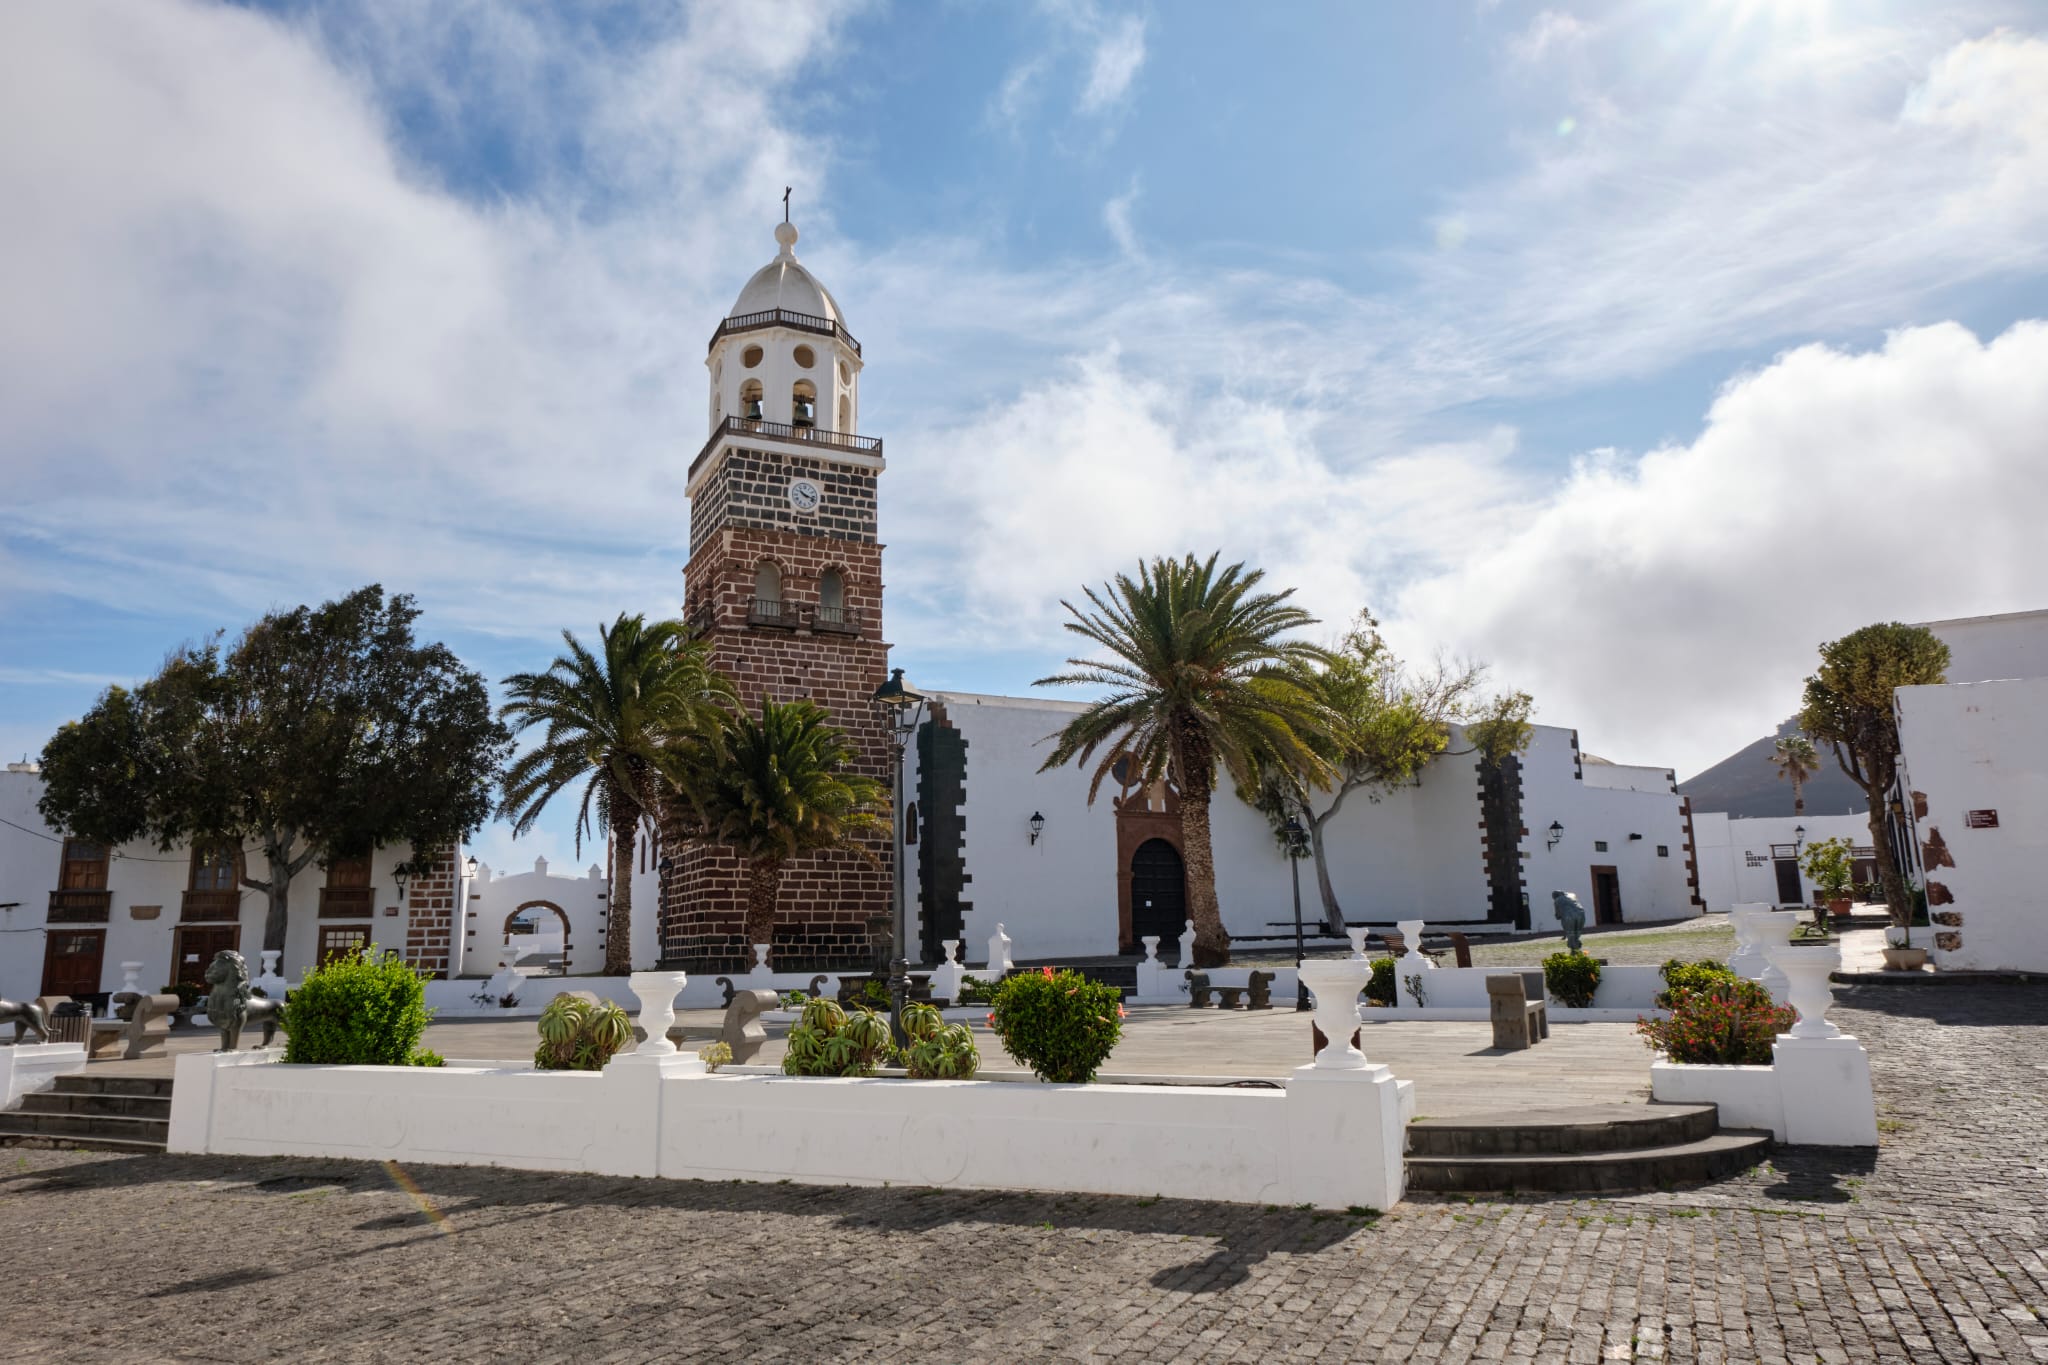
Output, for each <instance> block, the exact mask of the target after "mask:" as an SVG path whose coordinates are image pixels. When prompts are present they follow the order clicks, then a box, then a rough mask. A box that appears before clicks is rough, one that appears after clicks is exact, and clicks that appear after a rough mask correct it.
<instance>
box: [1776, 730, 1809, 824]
mask: <svg viewBox="0 0 2048 1365" xmlns="http://www.w3.org/2000/svg"><path fill="white" fill-rule="evenodd" d="M1771 763H1772V764H1773V765H1774V766H1775V767H1776V768H1777V770H1778V776H1779V777H1782V778H1784V779H1785V780H1786V781H1787V782H1790V783H1791V784H1792V813H1793V814H1794V815H1804V814H1806V784H1807V783H1809V782H1811V781H1813V779H1814V777H1815V776H1816V775H1817V774H1818V773H1819V772H1820V752H1819V750H1817V749H1815V748H1814V747H1813V742H1812V741H1811V740H1809V739H1807V738H1806V737H1805V736H1803V735H1787V736H1786V737H1785V738H1783V739H1781V740H1779V741H1778V742H1777V744H1776V745H1775V746H1774V747H1773V748H1772V750H1771Z"/></svg>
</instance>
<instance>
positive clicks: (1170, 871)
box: [1131, 839, 1188, 952]
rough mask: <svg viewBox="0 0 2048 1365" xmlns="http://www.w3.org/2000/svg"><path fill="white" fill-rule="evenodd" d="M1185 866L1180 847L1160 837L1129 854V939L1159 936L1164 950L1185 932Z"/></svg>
mask: <svg viewBox="0 0 2048 1365" xmlns="http://www.w3.org/2000/svg"><path fill="white" fill-rule="evenodd" d="M1187 923H1188V881H1187V869H1186V867H1185V865H1184V864H1183V863H1182V862H1181V856H1180V850H1179V849H1177V848H1175V847H1174V846H1173V845H1172V844H1169V843H1168V842H1166V840H1164V839H1147V840H1146V841H1145V842H1144V843H1142V844H1140V845H1138V851H1137V852H1136V853H1134V854H1132V855H1131V939H1132V941H1133V942H1142V941H1143V940H1144V939H1145V937H1146V936H1147V935H1150V934H1157V935H1159V947H1160V950H1161V951H1162V952H1164V951H1165V950H1166V949H1167V948H1168V947H1170V946H1172V945H1174V944H1178V943H1179V942H1180V936H1181V935H1182V934H1183V933H1185V932H1186V931H1187Z"/></svg>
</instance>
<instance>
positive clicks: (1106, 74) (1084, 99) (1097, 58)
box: [1081, 14, 1145, 114]
mask: <svg viewBox="0 0 2048 1365" xmlns="http://www.w3.org/2000/svg"><path fill="white" fill-rule="evenodd" d="M1144 64H1145V21H1144V20H1143V19H1141V18H1139V17H1138V16H1136V15H1134V14H1127V15H1124V16H1122V17H1120V18H1118V19H1115V20H1111V21H1105V22H1103V23H1101V24H1100V25H1099V27H1098V29H1097V32H1096V34H1095V53H1094V56H1093V57H1092V58H1091V59H1090V61H1089V63H1088V84H1087V86H1086V88H1084V89H1083V90H1082V91H1081V108H1082V110H1083V111H1084V112H1086V113H1090V114H1099V113H1101V112H1102V111H1103V110H1105V109H1107V108H1109V107H1111V106H1112V105H1114V104H1117V103H1118V102H1120V101H1121V100H1122V99H1123V97H1124V96H1125V95H1127V94H1129V93H1130V89H1131V82H1132V81H1134V80H1136V79H1137V76H1138V68H1139V67H1141V66H1143V65H1144Z"/></svg>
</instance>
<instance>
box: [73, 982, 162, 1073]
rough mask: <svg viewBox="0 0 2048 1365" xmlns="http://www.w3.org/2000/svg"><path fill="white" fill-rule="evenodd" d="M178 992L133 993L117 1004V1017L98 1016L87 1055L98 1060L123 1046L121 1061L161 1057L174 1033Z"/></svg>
mask: <svg viewBox="0 0 2048 1365" xmlns="http://www.w3.org/2000/svg"><path fill="white" fill-rule="evenodd" d="M178 1003H179V1002H178V997H177V996H175V995H132V996H129V997H127V998H126V999H124V1000H122V1002H121V1003H120V1004H119V1005H118V1006H116V1007H115V1010H114V1018H112V1019H95V1020H93V1021H92V1030H91V1032H90V1033H89V1034H88V1035H87V1038H86V1045H85V1055H86V1057H87V1058H88V1059H97V1058H100V1057H103V1056H105V1055H106V1054H108V1053H110V1052H112V1051H113V1050H114V1049H115V1048H117V1047H118V1048H120V1049H121V1060H122V1061H124V1062H132V1061H134V1060H135V1059H136V1058H138V1057H161V1056H163V1055H164V1040H165V1039H166V1038H168V1037H170V1036H171V1016H172V1015H173V1014H175V1013H176V1012H177V1010H178Z"/></svg>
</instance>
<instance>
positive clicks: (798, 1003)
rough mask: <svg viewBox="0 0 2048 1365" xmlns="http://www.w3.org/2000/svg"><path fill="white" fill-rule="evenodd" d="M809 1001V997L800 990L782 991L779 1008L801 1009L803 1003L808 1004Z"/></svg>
mask: <svg viewBox="0 0 2048 1365" xmlns="http://www.w3.org/2000/svg"><path fill="white" fill-rule="evenodd" d="M810 1003H811V997H809V996H808V995H805V994H804V993H803V992H802V991H784V992H783V993H782V1005H781V1008H783V1009H786V1010H801V1009H802V1008H803V1007H804V1006H805V1005H808V1004H810Z"/></svg>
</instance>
